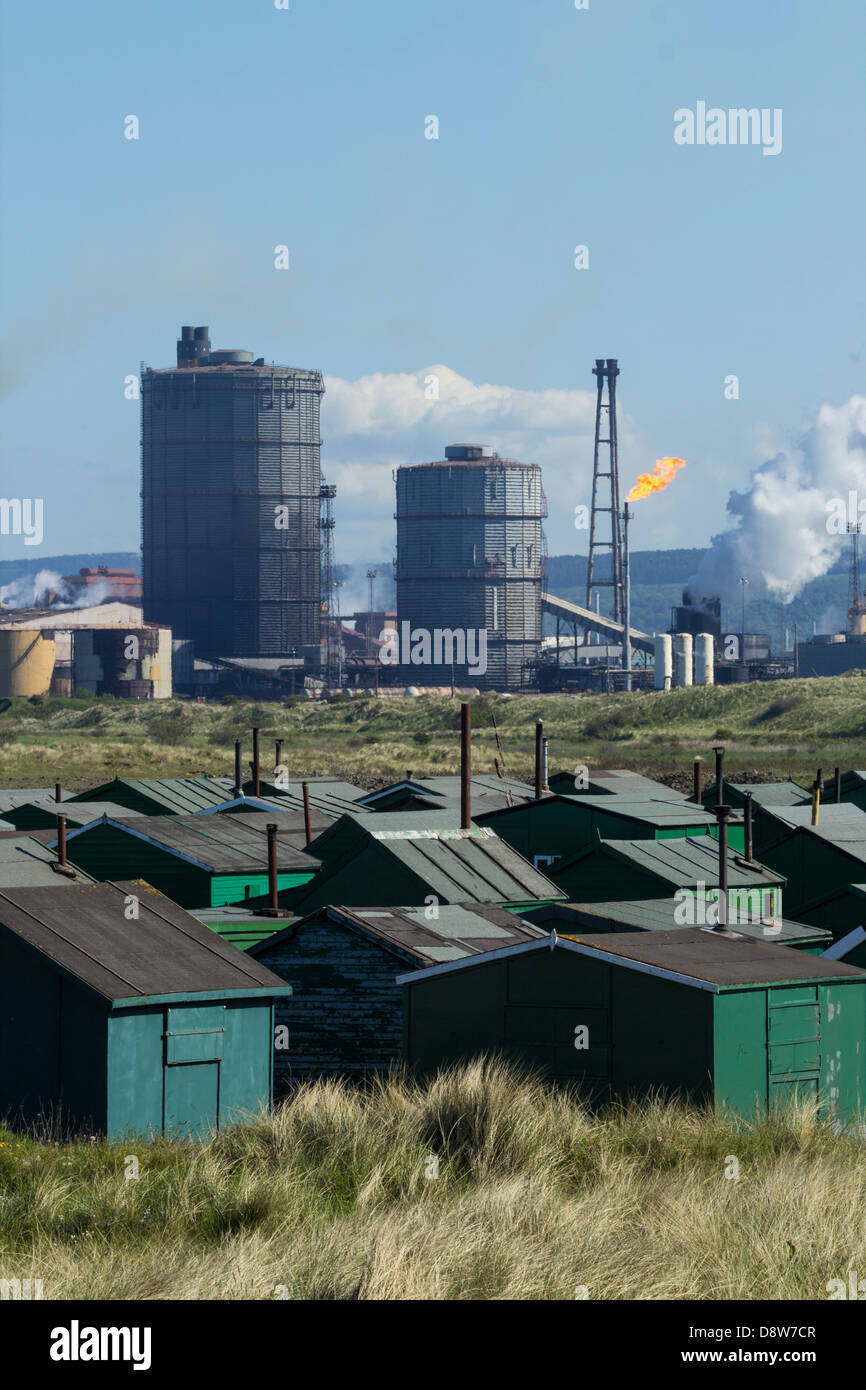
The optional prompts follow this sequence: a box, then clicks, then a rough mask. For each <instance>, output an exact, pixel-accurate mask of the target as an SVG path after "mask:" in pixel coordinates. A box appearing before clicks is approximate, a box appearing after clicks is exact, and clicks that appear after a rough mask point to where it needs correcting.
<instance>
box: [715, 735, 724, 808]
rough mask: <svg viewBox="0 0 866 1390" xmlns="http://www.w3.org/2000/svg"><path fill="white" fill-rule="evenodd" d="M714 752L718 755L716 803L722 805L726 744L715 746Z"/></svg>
mask: <svg viewBox="0 0 866 1390" xmlns="http://www.w3.org/2000/svg"><path fill="white" fill-rule="evenodd" d="M713 752H714V753H715V755H716V805H717V806H721V805H722V794H723V783H724V780H725V749H724V745H722V746H721V747H714V748H713Z"/></svg>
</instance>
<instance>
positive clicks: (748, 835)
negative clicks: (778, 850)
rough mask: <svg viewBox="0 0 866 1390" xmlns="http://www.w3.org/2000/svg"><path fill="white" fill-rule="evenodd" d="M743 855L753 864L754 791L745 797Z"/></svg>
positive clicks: (747, 793)
mask: <svg viewBox="0 0 866 1390" xmlns="http://www.w3.org/2000/svg"><path fill="white" fill-rule="evenodd" d="M743 846H744V848H743V857H744V859H747V860H748V861H749V863H750V864H751V862H752V860H753V858H754V837H753V834H752V793H751V792H746V793H745V795H744V797H743Z"/></svg>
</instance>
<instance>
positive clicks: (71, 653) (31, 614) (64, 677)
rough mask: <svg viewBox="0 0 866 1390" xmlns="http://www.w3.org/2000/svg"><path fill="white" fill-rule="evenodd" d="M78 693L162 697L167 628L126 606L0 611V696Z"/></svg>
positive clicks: (167, 683) (166, 686)
mask: <svg viewBox="0 0 866 1390" xmlns="http://www.w3.org/2000/svg"><path fill="white" fill-rule="evenodd" d="M49 597H50V595H49ZM84 691H87V692H89V693H90V694H93V695H118V696H125V697H127V698H129V699H136V700H164V699H169V698H170V697H171V694H172V636H171V630H170V629H169V628H167V627H164V626H161V625H159V624H158V623H146V622H144V621H143V620H142V616H141V608H139V607H137V606H136V605H135V604H132V603H121V602H106V603H98V604H91V605H89V606H88V607H85V608H64V607H57V606H49V607H42V608H17V609H15V608H3V609H0V698H2V699H12V698H15V697H16V696H20V697H22V698H30V697H31V696H33V695H48V694H52V695H74V694H80V693H82V692H84Z"/></svg>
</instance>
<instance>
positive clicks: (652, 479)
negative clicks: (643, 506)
mask: <svg viewBox="0 0 866 1390" xmlns="http://www.w3.org/2000/svg"><path fill="white" fill-rule="evenodd" d="M685 466H686V462H685V459H656V462H655V467H654V468H653V471H652V473H641V475H640V477H639V478H638V480H637V482H636V483H635V485H634V487H633V488H632V490H631V492H630V493H629V495H628V497H627V498H626V499H625V500H626V502H639V501H640V499H641V498H642V497H649V495H650V493H651V492H661V490H662V488H665V487H667V486H668V484H669V483H672V482H673V480H674V478H675V477H676V476H677V474H678V473H679V471H680V469H681V468H685Z"/></svg>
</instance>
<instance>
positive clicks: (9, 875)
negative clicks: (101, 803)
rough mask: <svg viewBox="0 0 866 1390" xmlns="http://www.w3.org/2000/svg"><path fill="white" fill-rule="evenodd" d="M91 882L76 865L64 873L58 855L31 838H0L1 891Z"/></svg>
mask: <svg viewBox="0 0 866 1390" xmlns="http://www.w3.org/2000/svg"><path fill="white" fill-rule="evenodd" d="M92 882H93V879H92V878H91V877H90V875H89V874H86V873H84V872H83V870H81V869H78V868H76V867H75V866H74V865H69V866H68V872H66V873H64V872H63V871H62V870H61V869H60V868H59V867H58V865H57V855H56V854H54V853H53V852H52V851H51V850H50V849H49V848H48V846H47V845H44V844H42V842H41V841H40V840H38V839H35V838H34V837H33V836H31V835H15V836H9V837H6V836H2V837H0V889H5V888H37V887H39V886H40V885H42V886H43V887H49V886H50V887H57V886H58V885H60V886H61V887H69V886H70V885H71V884H74V883H92Z"/></svg>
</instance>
